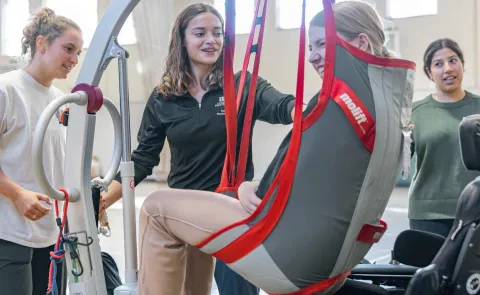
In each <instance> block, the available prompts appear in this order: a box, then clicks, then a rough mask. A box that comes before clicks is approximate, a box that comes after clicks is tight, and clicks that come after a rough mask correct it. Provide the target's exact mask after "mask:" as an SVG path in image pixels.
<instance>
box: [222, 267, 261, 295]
mask: <svg viewBox="0 0 480 295" xmlns="http://www.w3.org/2000/svg"><path fill="white" fill-rule="evenodd" d="M215 282H216V283H217V287H218V293H219V294H220V295H258V294H259V292H260V289H259V288H257V287H255V286H254V285H253V284H252V283H250V282H249V281H247V280H245V279H244V278H243V277H242V276H240V275H239V274H237V273H236V272H234V271H233V270H232V269H231V268H229V267H228V266H227V265H226V264H225V263H224V262H222V261H220V260H218V259H217V262H216V264H215Z"/></svg>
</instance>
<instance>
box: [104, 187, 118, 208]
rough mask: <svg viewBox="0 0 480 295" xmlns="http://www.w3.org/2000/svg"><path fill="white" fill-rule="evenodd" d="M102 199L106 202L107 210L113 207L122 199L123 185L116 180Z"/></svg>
mask: <svg viewBox="0 0 480 295" xmlns="http://www.w3.org/2000/svg"><path fill="white" fill-rule="evenodd" d="M102 198H103V200H104V201H105V207H106V208H108V207H110V206H112V205H113V204H114V203H115V202H117V201H118V200H120V199H121V198H122V184H121V183H120V182H118V181H116V180H114V181H112V183H111V184H110V185H109V186H108V192H106V193H104V194H103V195H102Z"/></svg>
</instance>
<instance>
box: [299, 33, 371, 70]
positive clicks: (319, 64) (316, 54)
mask: <svg viewBox="0 0 480 295" xmlns="http://www.w3.org/2000/svg"><path fill="white" fill-rule="evenodd" d="M337 35H338V36H339V37H340V38H342V39H343V40H345V41H347V42H348V43H349V44H350V45H352V46H354V47H357V48H358V49H360V50H363V51H368V52H370V53H372V54H373V52H372V47H371V45H370V41H369V39H368V37H367V35H366V34H364V33H360V34H358V36H356V37H355V38H353V39H351V40H348V38H347V37H346V36H344V35H343V34H341V33H337ZM308 39H309V45H308V48H309V50H310V56H309V57H308V61H309V62H310V63H311V64H312V66H313V68H314V69H315V71H316V72H317V73H318V74H319V75H320V78H322V79H323V75H324V66H325V49H326V48H325V44H326V43H325V27H320V26H315V25H310V28H309V31H308Z"/></svg>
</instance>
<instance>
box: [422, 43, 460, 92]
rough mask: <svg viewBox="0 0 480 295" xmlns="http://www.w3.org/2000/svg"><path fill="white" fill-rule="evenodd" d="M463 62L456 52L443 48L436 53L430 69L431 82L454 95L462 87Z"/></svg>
mask: <svg viewBox="0 0 480 295" xmlns="http://www.w3.org/2000/svg"><path fill="white" fill-rule="evenodd" d="M463 71H464V68H463V62H462V61H461V59H460V57H459V56H458V55H457V53H455V51H453V50H451V49H450V48H448V47H446V48H442V49H439V50H437V51H436V52H435V54H434V55H433V58H432V63H431V64H430V68H429V69H428V76H429V78H430V80H432V81H433V82H434V83H435V86H436V88H437V89H439V90H440V91H442V92H444V93H453V92H455V91H457V90H458V89H460V88H461V87H462V80H463Z"/></svg>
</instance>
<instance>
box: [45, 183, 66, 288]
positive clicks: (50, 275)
mask: <svg viewBox="0 0 480 295" xmlns="http://www.w3.org/2000/svg"><path fill="white" fill-rule="evenodd" d="M59 191H61V192H62V193H63V194H64V195H65V202H64V205H63V216H62V222H61V225H60V233H59V234H58V236H57V241H56V243H55V248H54V251H50V256H51V257H53V258H54V259H62V258H63V257H64V256H65V253H63V254H60V255H59V254H57V253H56V252H58V251H59V250H60V249H59V246H60V239H61V237H62V232H63V229H64V228H65V222H66V221H67V212H68V197H69V196H68V191H67V190H66V189H63V188H61V189H59ZM54 203H55V217H56V218H57V219H58V218H60V210H59V209H58V201H57V200H55V202H54ZM54 259H52V260H51V262H50V268H49V272H48V286H47V289H48V291H50V292H52V291H53V288H54V287H55V286H53V273H54V271H53V268H54V263H55V260H54Z"/></svg>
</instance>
